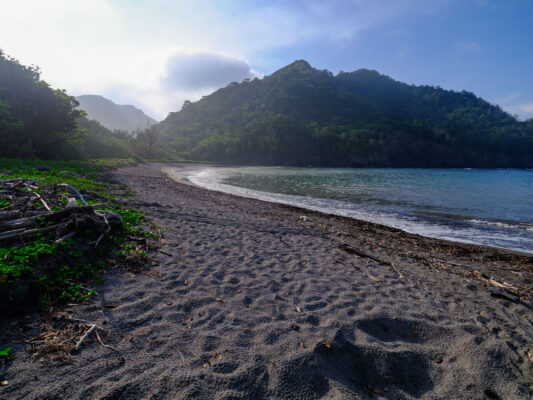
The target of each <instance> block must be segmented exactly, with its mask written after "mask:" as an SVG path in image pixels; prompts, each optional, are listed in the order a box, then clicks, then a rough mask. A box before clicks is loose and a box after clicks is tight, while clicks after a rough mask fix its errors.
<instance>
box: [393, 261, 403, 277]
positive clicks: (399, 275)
mask: <svg viewBox="0 0 533 400" xmlns="http://www.w3.org/2000/svg"><path fill="white" fill-rule="evenodd" d="M390 267H391V268H392V270H393V271H394V272H396V273H397V274H398V280H399V281H402V280H403V278H404V276H403V274H402V273H401V272H400V270H399V269H398V268H396V267H395V266H394V264H393V263H391V264H390Z"/></svg>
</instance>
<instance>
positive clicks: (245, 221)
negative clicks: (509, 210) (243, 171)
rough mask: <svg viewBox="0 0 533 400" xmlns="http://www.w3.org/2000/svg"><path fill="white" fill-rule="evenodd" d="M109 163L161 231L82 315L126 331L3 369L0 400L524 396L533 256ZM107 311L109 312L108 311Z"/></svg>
mask: <svg viewBox="0 0 533 400" xmlns="http://www.w3.org/2000/svg"><path fill="white" fill-rule="evenodd" d="M161 167H162V166H161V165H157V164H152V165H143V166H139V167H132V168H127V169H123V170H120V171H118V172H117V173H116V174H115V176H116V178H117V179H119V180H121V181H123V182H125V183H126V184H127V185H129V186H130V188H131V189H132V190H133V192H135V193H136V194H137V196H138V197H139V199H140V200H138V201H134V202H133V204H134V205H135V206H137V207H139V208H141V209H143V210H145V211H147V212H148V213H149V215H150V216H151V217H152V218H153V220H154V222H155V223H156V224H159V225H161V226H163V227H165V228H166V230H165V231H164V236H165V240H166V244H165V245H164V246H163V247H162V249H161V250H163V251H164V252H165V253H168V254H170V255H166V254H163V253H156V255H155V258H156V259H157V261H158V263H159V265H157V266H154V267H153V268H152V269H151V270H149V271H147V272H146V273H137V274H133V273H129V272H120V271H115V272H112V273H109V274H108V275H106V278H105V283H104V284H103V285H101V287H99V288H98V289H99V293H100V295H99V296H98V297H95V298H94V299H93V300H92V302H91V303H90V304H88V305H83V306H77V307H71V309H72V311H73V315H74V316H75V317H76V318H82V319H84V320H88V321H92V322H95V323H98V324H99V325H101V326H105V327H107V328H108V329H111V330H112V331H113V332H117V333H120V334H122V335H123V336H120V335H118V334H116V335H111V336H110V337H109V338H107V339H106V341H107V342H108V343H109V344H112V345H114V346H116V347H117V348H118V349H119V350H120V354H117V353H115V352H113V351H111V350H109V349H104V348H102V347H101V346H99V345H98V343H97V342H94V341H92V340H91V341H87V342H86V343H85V344H84V345H83V347H82V348H81V351H79V352H78V353H77V354H76V356H75V357H74V359H73V361H72V362H71V363H70V364H67V365H57V366H56V365H54V366H52V365H50V364H48V363H46V362H45V363H39V362H34V361H31V360H30V356H29V354H27V353H25V352H24V345H23V344H19V345H16V346H17V347H16V350H17V353H16V361H15V362H13V363H9V364H6V363H4V364H0V378H1V380H7V381H8V382H9V383H8V385H7V386H2V387H0V398H2V399H11V398H19V399H56V398H57V399H61V398H64V399H67V398H68V399H102V398H105V399H314V398H326V399H365V398H370V397H372V398H390V399H413V398H423V399H530V398H531V396H532V394H533V391H532V389H533V376H532V371H533V368H532V366H533V364H532V362H531V361H530V359H529V357H528V350H533V340H532V334H533V327H532V320H533V311H532V309H531V303H530V302H529V303H528V300H525V301H523V302H522V303H514V302H511V301H508V300H505V299H501V298H497V297H492V296H491V291H492V290H494V288H493V287H490V286H489V287H487V285H486V284H484V283H482V282H480V281H479V280H476V279H474V278H473V276H474V275H473V271H475V270H477V271H480V272H481V273H485V274H486V275H488V276H493V277H494V279H495V280H498V281H507V282H509V283H511V284H513V285H520V286H531V285H532V273H531V271H532V266H533V258H531V257H527V256H523V255H520V254H518V253H511V252H505V251H500V250H495V249H491V248H487V247H477V246H468V245H461V244H454V243H451V242H445V241H440V240H433V239H427V238H422V237H420V236H417V235H411V234H406V233H404V232H401V231H399V230H396V229H391V228H386V227H383V226H379V225H374V224H370V223H366V222H360V221H354V220H349V219H345V218H340V217H334V216H328V215H325V214H320V213H316V212H311V211H306V210H301V209H297V208H294V207H288V206H283V205H277V204H271V203H265V202H261V201H256V200H251V199H243V198H238V197H235V196H231V195H227V194H221V193H216V192H210V191H207V190H203V189H199V188H195V187H192V186H188V185H184V184H180V183H175V182H173V181H171V180H170V179H169V178H168V177H165V175H164V174H163V173H162V172H161ZM104 305H112V306H115V307H114V308H109V307H104Z"/></svg>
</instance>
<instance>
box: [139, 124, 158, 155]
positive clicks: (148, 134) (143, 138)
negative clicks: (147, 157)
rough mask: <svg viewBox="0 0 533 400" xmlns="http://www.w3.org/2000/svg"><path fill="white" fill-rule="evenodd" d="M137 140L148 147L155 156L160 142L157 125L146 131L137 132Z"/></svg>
mask: <svg viewBox="0 0 533 400" xmlns="http://www.w3.org/2000/svg"><path fill="white" fill-rule="evenodd" d="M136 136H137V140H138V141H139V142H141V143H144V144H145V145H146V146H147V147H148V152H149V153H150V154H153V152H154V148H155V145H156V144H157V142H158V140H159V132H158V130H157V127H156V126H155V125H152V126H149V127H148V128H146V129H145V130H144V131H141V132H136Z"/></svg>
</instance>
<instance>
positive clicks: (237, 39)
mask: <svg viewBox="0 0 533 400" xmlns="http://www.w3.org/2000/svg"><path fill="white" fill-rule="evenodd" d="M532 21H533V1H531V0H286V1H282V0H271V1H267V0H211V1H207V0H191V1H189V0H90V1H87V0H46V1H43V0H17V1H13V0H0V49H2V50H3V51H4V53H6V54H8V55H10V56H12V57H15V58H16V59H18V60H20V62H21V63H23V64H26V65H29V64H32V65H37V66H39V67H40V69H41V71H42V74H41V77H42V78H43V79H44V80H46V81H47V82H48V83H49V84H50V85H51V86H53V87H56V88H61V89H66V90H67V92H68V93H69V94H71V95H76V96H77V95H82V94H100V95H103V96H105V97H107V98H109V99H111V100H113V101H114V102H116V103H118V104H133V105H135V106H137V107H139V108H141V109H143V110H144V111H145V112H146V113H147V114H148V115H150V116H152V117H154V118H156V119H163V118H165V116H166V115H167V114H168V112H172V111H178V110H179V109H180V108H181V106H182V105H183V102H184V101H185V100H191V101H195V100H198V99H200V98H201V97H202V96H205V95H207V94H209V93H211V92H213V91H214V90H216V89H218V88H220V87H223V86H226V85H227V84H228V83H230V82H233V81H237V82H239V81H242V80H243V79H246V78H254V77H258V78H262V77H263V76H265V75H270V74H271V73H273V72H275V71H276V70H277V69H279V68H282V67H283V66H285V65H287V64H289V63H291V62H293V61H294V60H299V59H305V60H307V61H308V62H309V63H310V64H311V65H312V66H313V67H315V68H318V69H327V70H329V71H331V72H333V73H334V74H336V73H338V72H339V71H345V72H348V71H354V70H356V69H359V68H369V69H375V70H377V71H379V72H380V73H382V74H385V75H388V76H390V77H392V78H394V79H396V80H399V81H402V82H406V83H409V84H416V85H422V84H424V85H433V86H440V87H442V88H444V89H451V90H458V91H461V90H467V91H471V92H474V93H475V94H476V95H478V96H480V97H482V98H484V99H485V100H487V101H489V102H491V103H493V104H498V105H499V106H501V107H502V108H503V109H505V110H507V111H508V112H510V113H511V114H513V115H517V116H518V117H520V118H521V119H525V118H531V117H533V73H532V72H533V43H532V39H533V23H532Z"/></svg>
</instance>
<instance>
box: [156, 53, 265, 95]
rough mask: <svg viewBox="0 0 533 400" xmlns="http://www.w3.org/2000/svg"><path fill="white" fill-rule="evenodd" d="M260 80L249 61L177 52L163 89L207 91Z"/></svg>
mask: <svg viewBox="0 0 533 400" xmlns="http://www.w3.org/2000/svg"><path fill="white" fill-rule="evenodd" d="M257 76H259V74H257V73H256V72H255V71H254V70H252V69H251V68H250V64H248V63H247V62H246V61H244V60H241V59H238V58H233V57H229V56H226V55H223V54H219V53H215V52H212V51H207V50H205V51H193V52H191V51H177V52H175V53H174V54H173V55H172V56H170V57H169V59H168V62H167V65H166V71H165V74H164V76H163V77H162V79H161V82H160V83H161V85H162V86H163V87H164V89H166V90H179V91H188V90H205V89H210V88H219V87H221V86H225V85H227V84H228V83H230V82H234V81H236V82H241V81H242V80H243V79H247V78H248V79H249V78H254V77H257Z"/></svg>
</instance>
